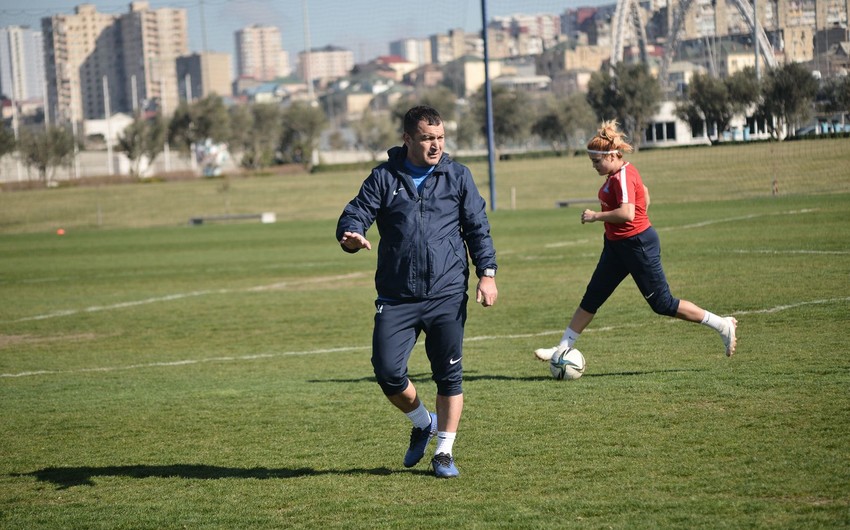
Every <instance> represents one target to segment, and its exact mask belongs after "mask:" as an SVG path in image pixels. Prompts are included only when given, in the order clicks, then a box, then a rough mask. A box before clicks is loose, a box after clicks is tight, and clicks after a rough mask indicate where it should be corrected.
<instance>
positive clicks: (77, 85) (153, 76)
mask: <svg viewBox="0 0 850 530" xmlns="http://www.w3.org/2000/svg"><path fill="white" fill-rule="evenodd" d="M41 23H42V33H43V36H44V57H45V77H46V82H47V87H48V90H47V100H48V101H47V113H48V115H49V116H50V117H51V119H52V120H55V121H56V122H57V123H64V122H68V121H70V120H77V121H79V120H86V119H95V118H103V117H104V116H105V113H106V110H107V108H108V109H109V111H110V113H114V112H132V111H134V110H137V109H138V108H140V107H141V106H142V105H151V104H153V103H155V104H156V105H157V106H158V107H163V108H164V110H165V111H166V112H170V111H171V110H173V109H174V108H175V106H176V102H177V72H176V59H177V57H178V56H181V55H186V54H187V53H188V23H187V18H186V11H185V10H184V9H171V8H163V9H155V10H152V9H150V7H149V4H148V2H133V3H131V4H130V11H129V13H127V14H123V15H115V14H105V13H99V12H98V11H97V8H96V7H95V6H94V5H93V4H82V5H79V6H77V7H75V8H74V13H73V14H71V15H54V16H51V17H45V18H42V20H41Z"/></svg>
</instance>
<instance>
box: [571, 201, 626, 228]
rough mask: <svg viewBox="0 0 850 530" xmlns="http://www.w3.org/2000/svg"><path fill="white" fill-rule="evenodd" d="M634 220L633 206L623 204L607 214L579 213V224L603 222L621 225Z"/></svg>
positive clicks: (586, 211)
mask: <svg viewBox="0 0 850 530" xmlns="http://www.w3.org/2000/svg"><path fill="white" fill-rule="evenodd" d="M634 219H635V205H634V204H632V203H630V202H624V203H623V204H621V205H620V207H619V208H617V209H615V210H610V211H607V212H594V211H593V210H585V211H583V212H582V213H581V224H584V223H593V222H596V221H603V222H606V223H613V224H623V223H628V222H630V221H634Z"/></svg>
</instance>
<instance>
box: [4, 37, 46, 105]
mask: <svg viewBox="0 0 850 530" xmlns="http://www.w3.org/2000/svg"><path fill="white" fill-rule="evenodd" d="M44 86H45V85H44V45H43V42H42V39H41V32H40V31H36V30H33V29H31V28H29V27H23V26H9V27H5V28H0V94H3V95H4V96H6V97H7V98H10V99H14V100H15V101H33V100H42V99H43V98H44Z"/></svg>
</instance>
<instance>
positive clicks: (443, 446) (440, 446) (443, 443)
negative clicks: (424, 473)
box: [434, 431, 457, 455]
mask: <svg viewBox="0 0 850 530" xmlns="http://www.w3.org/2000/svg"><path fill="white" fill-rule="evenodd" d="M456 436H457V433H456V432H446V431H440V432H438V433H437V448H436V449H434V454H435V455H438V454H440V453H446V454H448V455H451V454H452V446H453V445H454V444H455V437H456Z"/></svg>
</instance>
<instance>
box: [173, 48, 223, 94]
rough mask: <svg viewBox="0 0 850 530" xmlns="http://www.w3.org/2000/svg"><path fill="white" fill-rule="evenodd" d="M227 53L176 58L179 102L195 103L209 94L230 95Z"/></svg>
mask: <svg viewBox="0 0 850 530" xmlns="http://www.w3.org/2000/svg"><path fill="white" fill-rule="evenodd" d="M231 69H232V65H231V60H230V54H229V53H220V52H204V53H193V54H191V55H186V56H183V57H178V58H177V79H178V81H179V83H178V90H177V91H178V93H179V95H180V100H181V101H184V100H185V101H189V102H191V101H195V100H196V99H200V98H204V97H206V96H209V95H211V94H217V95H219V96H230V95H231V87H232V84H231V81H230V77H231Z"/></svg>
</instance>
